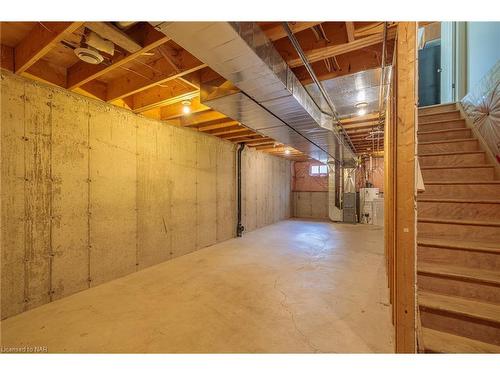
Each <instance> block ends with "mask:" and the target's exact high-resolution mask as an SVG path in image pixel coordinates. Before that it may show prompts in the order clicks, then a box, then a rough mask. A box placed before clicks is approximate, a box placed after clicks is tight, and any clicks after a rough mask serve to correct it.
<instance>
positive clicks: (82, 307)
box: [0, 13, 500, 358]
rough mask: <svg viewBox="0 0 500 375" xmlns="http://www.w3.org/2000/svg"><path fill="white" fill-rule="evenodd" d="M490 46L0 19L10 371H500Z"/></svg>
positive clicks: (429, 32) (374, 30) (208, 26)
mask: <svg viewBox="0 0 500 375" xmlns="http://www.w3.org/2000/svg"><path fill="white" fill-rule="evenodd" d="M160 14H161V13H158V15H157V17H156V18H159V19H161V18H164V17H166V18H167V19H168V17H167V16H168V14H167V13H163V14H164V15H163V16H162V15H160ZM153 18H155V17H151V19H153ZM498 40H500V23H499V22H468V21H467V22H465V21H464V22H454V21H453V22H452V21H446V22H438V21H426V22H416V21H409V22H406V21H405V22H403V21H363V22H361V21H338V20H335V21H328V20H326V21H316V22H313V21H286V22H285V21H258V22H250V21H244V22H243V21H234V22H229V21H203V20H200V21H189V22H180V21H175V20H174V21H170V20H166V21H161V20H160V21H150V22H149V21H147V22H146V21H126V22H125V21H121V22H118V21H79V22H76V21H71V22H70V21H28V22H24V21H22V22H20V21H15V22H14V21H9V22H7V21H5V22H1V23H0V43H1V74H0V79H1V82H0V84H1V86H0V87H1V223H2V228H1V229H2V231H1V345H0V346H1V347H2V352H3V353H4V354H7V353H11V354H12V353H73V354H82V353H164V354H165V353H169V354H173V353H187V354H195V353H226V354H229V353H282V354H283V353H289V354H294V353H412V354H417V353H423V354H424V353H500V115H499V113H500V112H499V111H500V99H499V98H500V96H499V95H500V85H499V82H500V59H499V58H500V48H499V44H498ZM497 358H498V357H497Z"/></svg>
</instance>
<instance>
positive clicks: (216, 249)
mask: <svg viewBox="0 0 500 375" xmlns="http://www.w3.org/2000/svg"><path fill="white" fill-rule="evenodd" d="M383 251H384V250H383V229H382V228H377V227H374V226H369V225H355V226H354V225H348V224H332V223H326V222H318V221H306V220H287V221H282V222H280V223H277V224H274V225H270V226H268V227H265V228H262V229H259V230H256V231H253V232H251V233H247V234H245V235H244V237H242V238H241V239H232V240H229V241H226V242H223V243H220V244H217V245H215V246H211V247H208V248H205V249H203V250H200V251H197V252H194V253H192V254H189V255H186V256H183V257H180V258H177V259H174V260H172V261H169V262H165V263H162V264H159V265H157V266H154V267H151V268H148V269H145V270H143V271H140V272H137V273H134V274H131V275H129V276H126V277H123V278H121V279H117V280H114V281H112V282H109V283H106V284H103V285H100V286H98V287H96V288H92V289H89V290H86V291H83V292H80V293H77V294H75V295H72V296H70V297H67V298H64V299H62V300H58V301H55V302H53V303H50V304H47V305H44V306H41V307H39V308H36V309H34V310H31V311H28V312H25V313H23V314H20V315H17V316H14V317H12V318H9V319H6V320H4V321H2V324H1V329H2V343H1V345H2V346H3V347H21V346H25V345H28V346H46V347H47V349H48V351H49V352H160V353H200V352H201V353H213V352H222V353H232V352H251V353H253V352H260V353H283V352H285V353H302V352H320V353H323V352H327V353H332V352H392V351H393V344H392V342H393V333H392V332H393V329H392V326H391V318H390V307H389V304H388V292H387V288H386V284H387V283H386V278H385V271H384V257H383Z"/></svg>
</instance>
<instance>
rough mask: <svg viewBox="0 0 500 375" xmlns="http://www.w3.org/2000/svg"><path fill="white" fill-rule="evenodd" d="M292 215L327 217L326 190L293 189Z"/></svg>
mask: <svg viewBox="0 0 500 375" xmlns="http://www.w3.org/2000/svg"><path fill="white" fill-rule="evenodd" d="M292 194H293V216H294V217H301V218H312V219H327V218H328V192H327V191H294V192H293V193H292Z"/></svg>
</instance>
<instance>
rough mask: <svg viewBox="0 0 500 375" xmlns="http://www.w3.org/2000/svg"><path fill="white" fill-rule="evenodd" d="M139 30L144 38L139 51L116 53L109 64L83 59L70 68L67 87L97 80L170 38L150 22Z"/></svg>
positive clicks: (75, 86) (73, 87)
mask: <svg viewBox="0 0 500 375" xmlns="http://www.w3.org/2000/svg"><path fill="white" fill-rule="evenodd" d="M139 31H140V32H138V33H139V34H140V39H142V43H141V45H142V48H141V49H140V50H139V51H137V52H135V53H131V54H129V55H123V54H115V56H113V58H112V59H111V63H110V64H108V65H103V64H99V65H92V64H87V63H84V62H83V61H79V62H77V63H76V64H74V65H72V66H71V67H70V68H69V69H68V87H67V88H68V89H70V90H74V89H75V88H77V87H79V86H82V85H84V84H85V83H87V82H90V81H92V80H95V79H97V78H99V77H100V76H102V75H104V74H106V73H109V72H110V71H112V70H114V69H116V68H119V67H120V66H123V65H125V64H127V63H129V62H131V61H132V60H135V59H137V58H138V57H140V56H141V55H142V54H144V53H147V52H149V51H151V50H153V49H155V48H157V47H158V46H160V45H162V44H164V43H166V42H167V41H168V40H169V38H168V37H167V36H166V35H165V34H163V33H161V32H159V31H158V30H156V29H155V28H154V27H153V26H151V25H150V24H148V23H146V24H143V25H140V30H139ZM138 39H139V38H138Z"/></svg>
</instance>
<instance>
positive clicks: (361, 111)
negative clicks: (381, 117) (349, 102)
mask: <svg viewBox="0 0 500 375" xmlns="http://www.w3.org/2000/svg"><path fill="white" fill-rule="evenodd" d="M366 107H368V103H367V102H360V103H358V104H356V108H357V109H358V115H359V116H363V115H365V114H366Z"/></svg>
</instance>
